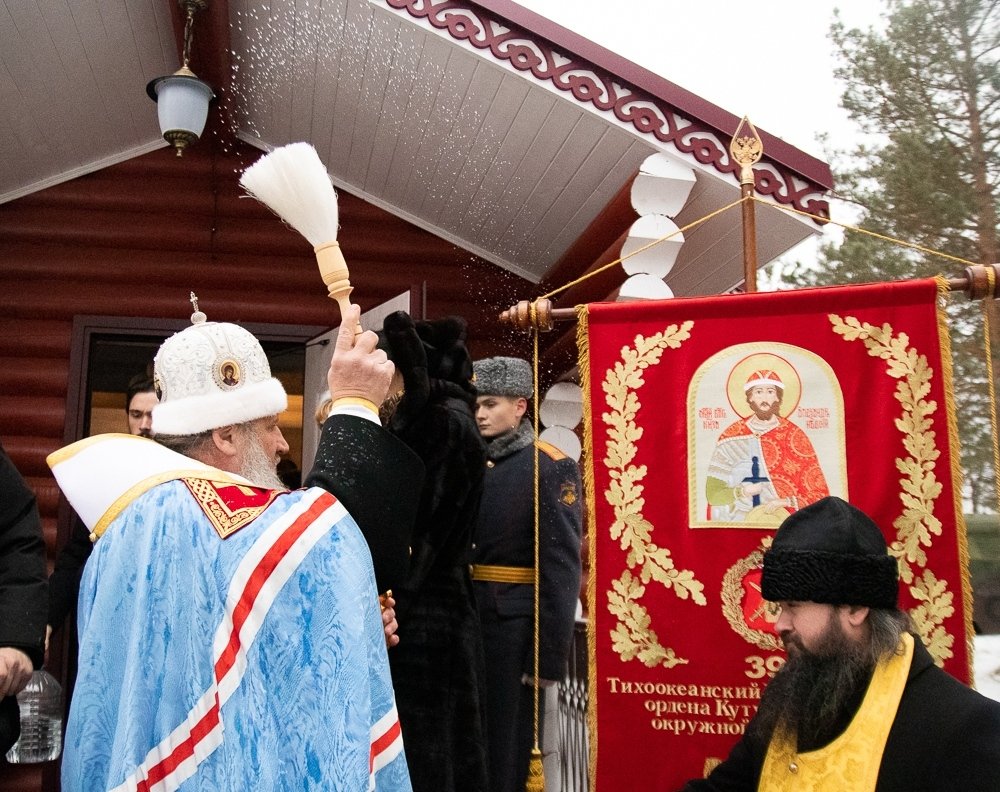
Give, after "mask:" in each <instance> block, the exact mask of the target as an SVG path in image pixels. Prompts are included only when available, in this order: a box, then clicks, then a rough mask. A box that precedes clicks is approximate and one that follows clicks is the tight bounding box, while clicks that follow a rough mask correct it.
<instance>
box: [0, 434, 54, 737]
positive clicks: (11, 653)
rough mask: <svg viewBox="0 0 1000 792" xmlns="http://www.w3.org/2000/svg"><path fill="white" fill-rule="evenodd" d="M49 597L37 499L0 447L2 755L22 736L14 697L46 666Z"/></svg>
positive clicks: (0, 688) (0, 689) (0, 695)
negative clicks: (38, 669)
mask: <svg viewBox="0 0 1000 792" xmlns="http://www.w3.org/2000/svg"><path fill="white" fill-rule="evenodd" d="M47 593H48V588H47V584H46V574H45V541H44V540H43V538H42V528H41V521H40V520H39V517H38V507H37V506H36V505H35V495H34V493H33V492H32V491H31V490H30V489H29V488H28V485H27V484H25V482H24V479H23V478H21V474H20V473H18V472H17V468H15V467H14V463H13V462H11V461H10V457H8V456H7V452H6V451H5V450H4V449H3V447H2V446H0V755H2V754H5V753H7V751H8V750H9V749H10V747H11V746H12V745H13V744H14V743H15V742H16V741H17V738H18V736H19V735H20V733H21V723H20V715H19V712H18V707H17V698H16V696H17V694H18V693H19V692H21V690H23V689H24V686H25V685H27V684H28V680H29V679H31V672H32V671H33V670H34V669H35V668H41V667H42V661H43V659H44V654H45V613H46V604H47V599H46V598H47Z"/></svg>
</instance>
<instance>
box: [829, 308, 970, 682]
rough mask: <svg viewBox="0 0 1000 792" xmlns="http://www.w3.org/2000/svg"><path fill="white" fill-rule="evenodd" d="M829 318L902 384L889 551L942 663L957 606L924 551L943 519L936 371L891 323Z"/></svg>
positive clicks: (949, 647)
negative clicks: (898, 506) (896, 502)
mask: <svg viewBox="0 0 1000 792" xmlns="http://www.w3.org/2000/svg"><path fill="white" fill-rule="evenodd" d="M829 319H830V322H831V324H832V325H833V331H834V332H835V333H837V334H839V335H841V336H843V337H844V340H845V341H862V342H863V343H864V345H865V347H866V348H867V350H868V354H869V355H871V356H872V357H877V358H881V359H882V360H884V361H885V362H886V373H887V374H888V375H889V376H890V377H892V378H893V379H895V380H898V382H897V384H896V394H895V398H896V400H897V401H898V402H899V403H900V404H901V405H902V408H903V411H902V415H901V417H899V418H897V419H896V421H895V424H896V428H897V429H899V431H900V432H901V433H902V435H903V447H904V448H905V449H906V451H907V453H908V454H909V456H906V457H902V458H897V459H896V469H897V470H899V472H900V473H901V474H902V478H901V479H900V480H899V484H900V488H901V491H900V500H901V501H902V503H903V512H902V514H900V515H899V517H897V518H896V519H895V521H894V522H893V527H894V528H895V529H896V541H894V542H892V544H891V545H890V546H889V552H890V553H892V555H894V556H895V557H896V559H897V560H898V562H899V574H900V577H901V578H902V580H903V582H904V583H906V584H907V585H909V587H910V594H912V595H913V597H914V598H915V599H916V600H917V601H918V602H920V603H921V604H920V605H918V606H916V607H915V608H913V609H911V611H910V616H911V618H912V619H913V623H914V626H915V627H916V628H917V631H918V632H919V633H920V637H921V638H922V639H923V641H924V644H925V645H926V646H927V650H928V651H929V652H930V653H931V656H932V657H933V658H934V659H935V661H936V662H937V663H938V665H941V664H942V663H944V661H945V660H948V659H949V658H951V657H952V656H953V652H952V647H953V646H954V644H955V637H954V636H953V635H949V634H948V632H947V631H946V630H945V629H944V626H943V625H944V620H945V619H947V618H949V617H950V616H952V615H953V614H954V613H955V607H954V595H953V594H952V593H951V592H950V591H948V581H946V580H938V579H937V577H936V576H935V575H934V573H933V572H932V571H931V570H929V569H926V566H927V553H926V552H925V551H924V548H925V547H931V545H932V544H933V542H934V536H940V535H941V521H940V520H938V518H937V517H935V516H934V501H935V500H936V499H937V497H938V496H939V495H940V494H941V491H942V487H941V482H939V481H938V480H937V476H935V474H934V468H935V466H936V464H937V460H938V458H939V457H940V456H941V452H940V451H939V450H938V448H937V445H936V435H935V432H934V431H933V429H932V427H933V425H934V420H933V418H932V416H933V414H934V413H935V412H936V411H937V403H936V402H934V401H930V400H927V399H926V397H927V394H928V393H929V392H930V382H931V379H932V378H933V376H934V370H933V369H932V368H931V367H930V366H929V365H928V364H927V357H926V356H925V355H919V354H917V351H916V350H915V349H913V348H912V347H910V346H909V343H910V339H909V336H907V335H906V333H899V334H898V335H895V336H894V335H893V330H892V326H891V325H889V324H883V325H882V326H881V327H876V326H874V325H871V324H868V323H867V322H864V323H862V322H860V321H858V319H857V318H855V317H853V316H847V317H845V318H843V319H841V318H840V317H839V316H837V315H836V314H830V315H829ZM914 567H916V569H914ZM920 571H922V574H919V572H920Z"/></svg>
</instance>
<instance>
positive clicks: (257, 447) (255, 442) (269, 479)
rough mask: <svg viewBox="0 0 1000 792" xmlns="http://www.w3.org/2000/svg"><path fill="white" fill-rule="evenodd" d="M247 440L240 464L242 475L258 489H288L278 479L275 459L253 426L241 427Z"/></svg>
mask: <svg viewBox="0 0 1000 792" xmlns="http://www.w3.org/2000/svg"><path fill="white" fill-rule="evenodd" d="M240 431H243V432H244V433H245V435H244V436H245V437H246V440H247V445H246V450H245V452H244V454H243V459H242V461H241V463H240V475H241V476H243V478H245V479H247V480H248V481H250V482H252V483H253V484H256V485H257V486H258V487H264V488H266V489H278V490H284V489H288V487H286V486H285V485H284V483H282V481H281V479H280V478H278V471H277V469H276V467H275V464H274V459H273V458H272V457H271V456H269V455H268V453H267V451H265V450H264V445H263V444H262V443H261V441H260V437H259V436H258V435H257V432H256V431H255V430H254V428H253V424H252V423H251V424H248V425H247V426H243V427H240Z"/></svg>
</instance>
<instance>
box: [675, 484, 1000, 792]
mask: <svg viewBox="0 0 1000 792" xmlns="http://www.w3.org/2000/svg"><path fill="white" fill-rule="evenodd" d="M762 593H763V596H764V598H765V599H767V600H770V601H773V602H777V603H778V604H779V605H780V606H781V615H780V616H779V618H778V621H777V623H776V625H775V629H776V630H777V632H778V634H779V635H780V636H781V638H782V641H783V642H784V643H785V647H786V649H787V650H788V661H787V662H786V664H785V665H784V667H783V668H782V669H781V670H780V671H779V672H778V673H777V674H776V675H775V677H774V679H773V680H772V682H771V684H770V685H768V688H767V690H766V691H765V693H764V695H763V697H762V698H761V703H760V707H759V708H758V710H757V714H756V715H755V716H754V718H753V720H751V721H750V723H749V725H748V726H747V730H746V733H745V735H744V736H743V738H742V739H741V740H740V741H739V742H738V743H737V744H736V746H735V747H734V748H733V750H732V751H731V752H730V754H729V757H728V758H727V759H726V760H725V761H724V762H722V763H721V764H720V765H719V766H718V767H716V768H715V769H714V770H713V771H712V772H711V773H710V774H709V776H708V777H707V778H705V779H700V780H696V781H690V782H688V784H687V785H686V786H685V787H684V790H685V792H752V791H753V790H758V789H759V790H762V792H766V790H772V789H791V788H793V785H792V784H791V781H793V780H794V782H795V784H797V785H798V786H795V788H801V789H845V790H847V789H849V790H851V792H872V790H875V792H994V791H995V790H996V789H997V788H998V787H1000V703H998V702H995V701H992V700H990V699H988V698H986V697H984V696H981V695H980V694H978V693H976V692H975V691H973V690H971V689H970V688H968V687H966V686H965V685H963V684H961V683H960V682H958V680H956V679H955V678H954V677H952V676H950V675H949V674H947V673H946V672H945V671H943V670H942V669H940V668H938V667H937V666H936V665H935V664H934V662H933V660H932V659H931V656H930V654H929V653H928V652H927V650H926V649H925V648H924V646H923V644H922V643H921V641H920V638H919V636H916V635H914V634H913V633H912V631H911V630H912V625H911V623H910V619H909V616H908V615H907V614H905V613H904V612H902V611H900V610H899V609H898V608H897V607H896V601H897V593H898V573H897V567H896V559H895V558H893V557H892V556H890V555H889V554H888V551H887V549H886V544H885V539H884V538H883V536H882V532H881V531H880V530H879V529H878V527H877V526H876V525H875V523H874V522H872V521H871V519H869V518H868V516H867V515H865V514H864V513H863V512H861V511H860V510H858V509H856V508H855V507H853V506H851V505H850V504H848V503H846V502H845V501H843V500H841V499H840V498H836V497H827V498H824V499H822V500H820V501H817V502H816V503H813V504H811V505H809V506H807V507H805V508H804V509H800V510H799V511H797V512H796V513H795V514H793V515H792V516H791V517H788V518H787V519H786V520H785V521H784V522H783V523H782V525H781V527H780V528H779V529H778V532H777V533H776V534H775V537H774V542H773V544H772V546H771V549H770V550H769V551H768V552H767V553H765V555H764V572H763V578H762ZM818 779H822V784H819V785H817V784H816V781H817V780H818Z"/></svg>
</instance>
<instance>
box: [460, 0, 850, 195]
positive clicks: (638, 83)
mask: <svg viewBox="0 0 1000 792" xmlns="http://www.w3.org/2000/svg"><path fill="white" fill-rule="evenodd" d="M455 5H458V4H457V3H456V4H455ZM469 5H472V6H479V7H480V8H483V9H485V10H487V11H489V12H490V13H491V14H494V15H496V16H498V17H502V18H503V19H505V20H506V21H507V22H509V23H510V24H512V25H515V26H517V27H519V28H522V29H524V30H525V31H526V32H529V33H533V34H535V35H537V36H539V37H541V38H544V39H546V40H547V41H549V42H550V43H552V44H553V45H555V46H556V47H557V48H558V49H563V50H568V51H569V52H571V53H573V54H574V55H578V56H580V57H581V58H583V59H585V60H588V61H590V62H591V63H592V64H593V65H594V67H595V68H596V69H600V70H603V71H607V72H610V73H611V74H613V75H615V76H617V77H619V78H620V79H622V80H624V81H625V82H628V83H630V84H631V85H633V86H635V87H636V88H640V89H642V90H643V91H646V92H647V93H649V94H651V95H652V96H654V97H656V98H657V99H659V100H660V101H662V102H665V103H666V104H669V105H671V106H673V107H675V108H677V110H678V111H680V112H681V113H682V114H683V115H686V116H689V117H691V118H692V119H694V120H697V121H700V122H702V123H703V124H705V125H706V126H708V127H711V128H712V129H714V130H715V131H717V132H718V133H719V134H720V135H723V136H725V137H727V138H729V137H732V135H733V133H734V132H735V131H736V127H737V126H738V125H739V123H740V118H739V117H738V116H735V115H733V114H732V113H730V112H729V111H728V110H724V109H723V108H721V107H719V106H718V105H714V104H712V103H711V102H709V101H708V100H706V99H704V98H702V97H701V96H698V95H697V94H695V93H692V92H691V91H688V90H687V89H685V88H682V87H681V86H679V85H677V84H676V83H673V82H670V80H667V79H664V78H663V77H661V76H659V75H658V74H656V73H654V72H651V71H649V70H648V69H646V68H644V67H642V66H640V65H638V64H637V63H633V62H632V61H630V60H628V59H627V58H624V57H622V56H621V55H619V54H617V53H615V52H612V51H611V50H609V49H606V48H605V47H602V46H601V45H599V44H596V43H594V42H593V41H591V40H590V39H588V38H584V37H583V36H581V35H580V34H578V33H574V32H573V31H572V30H569V29H568V28H564V27H562V25H559V24H557V23H555V22H553V21H552V20H550V19H548V18H546V17H543V16H541V15H540V14H536V13H535V12H534V11H531V10H529V9H527V8H524V7H523V6H520V5H518V4H517V3H514V2H511V0H469ZM755 126H756V125H755ZM756 129H757V132H758V133H759V134H760V137H761V140H763V141H764V151H765V152H766V156H767V158H768V159H771V160H774V161H775V162H779V163H781V164H782V165H786V166H788V167H789V168H791V169H793V170H794V171H796V173H798V174H799V175H800V176H802V177H803V178H805V179H808V180H809V181H812V182H814V183H816V184H817V185H819V186H820V187H823V188H824V189H827V190H829V189H832V188H833V175H832V174H831V172H830V166H829V165H828V164H827V163H826V162H823V160H821V159H818V158H816V157H813V156H812V155H811V154H807V153H806V152H804V151H801V150H800V149H797V148H795V147H794V146H792V145H790V144H789V143H786V142H785V141H784V140H782V139H781V138H779V137H775V136H774V135H772V134H771V133H769V132H765V131H764V130H762V129H761V128H760V127H756Z"/></svg>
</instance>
